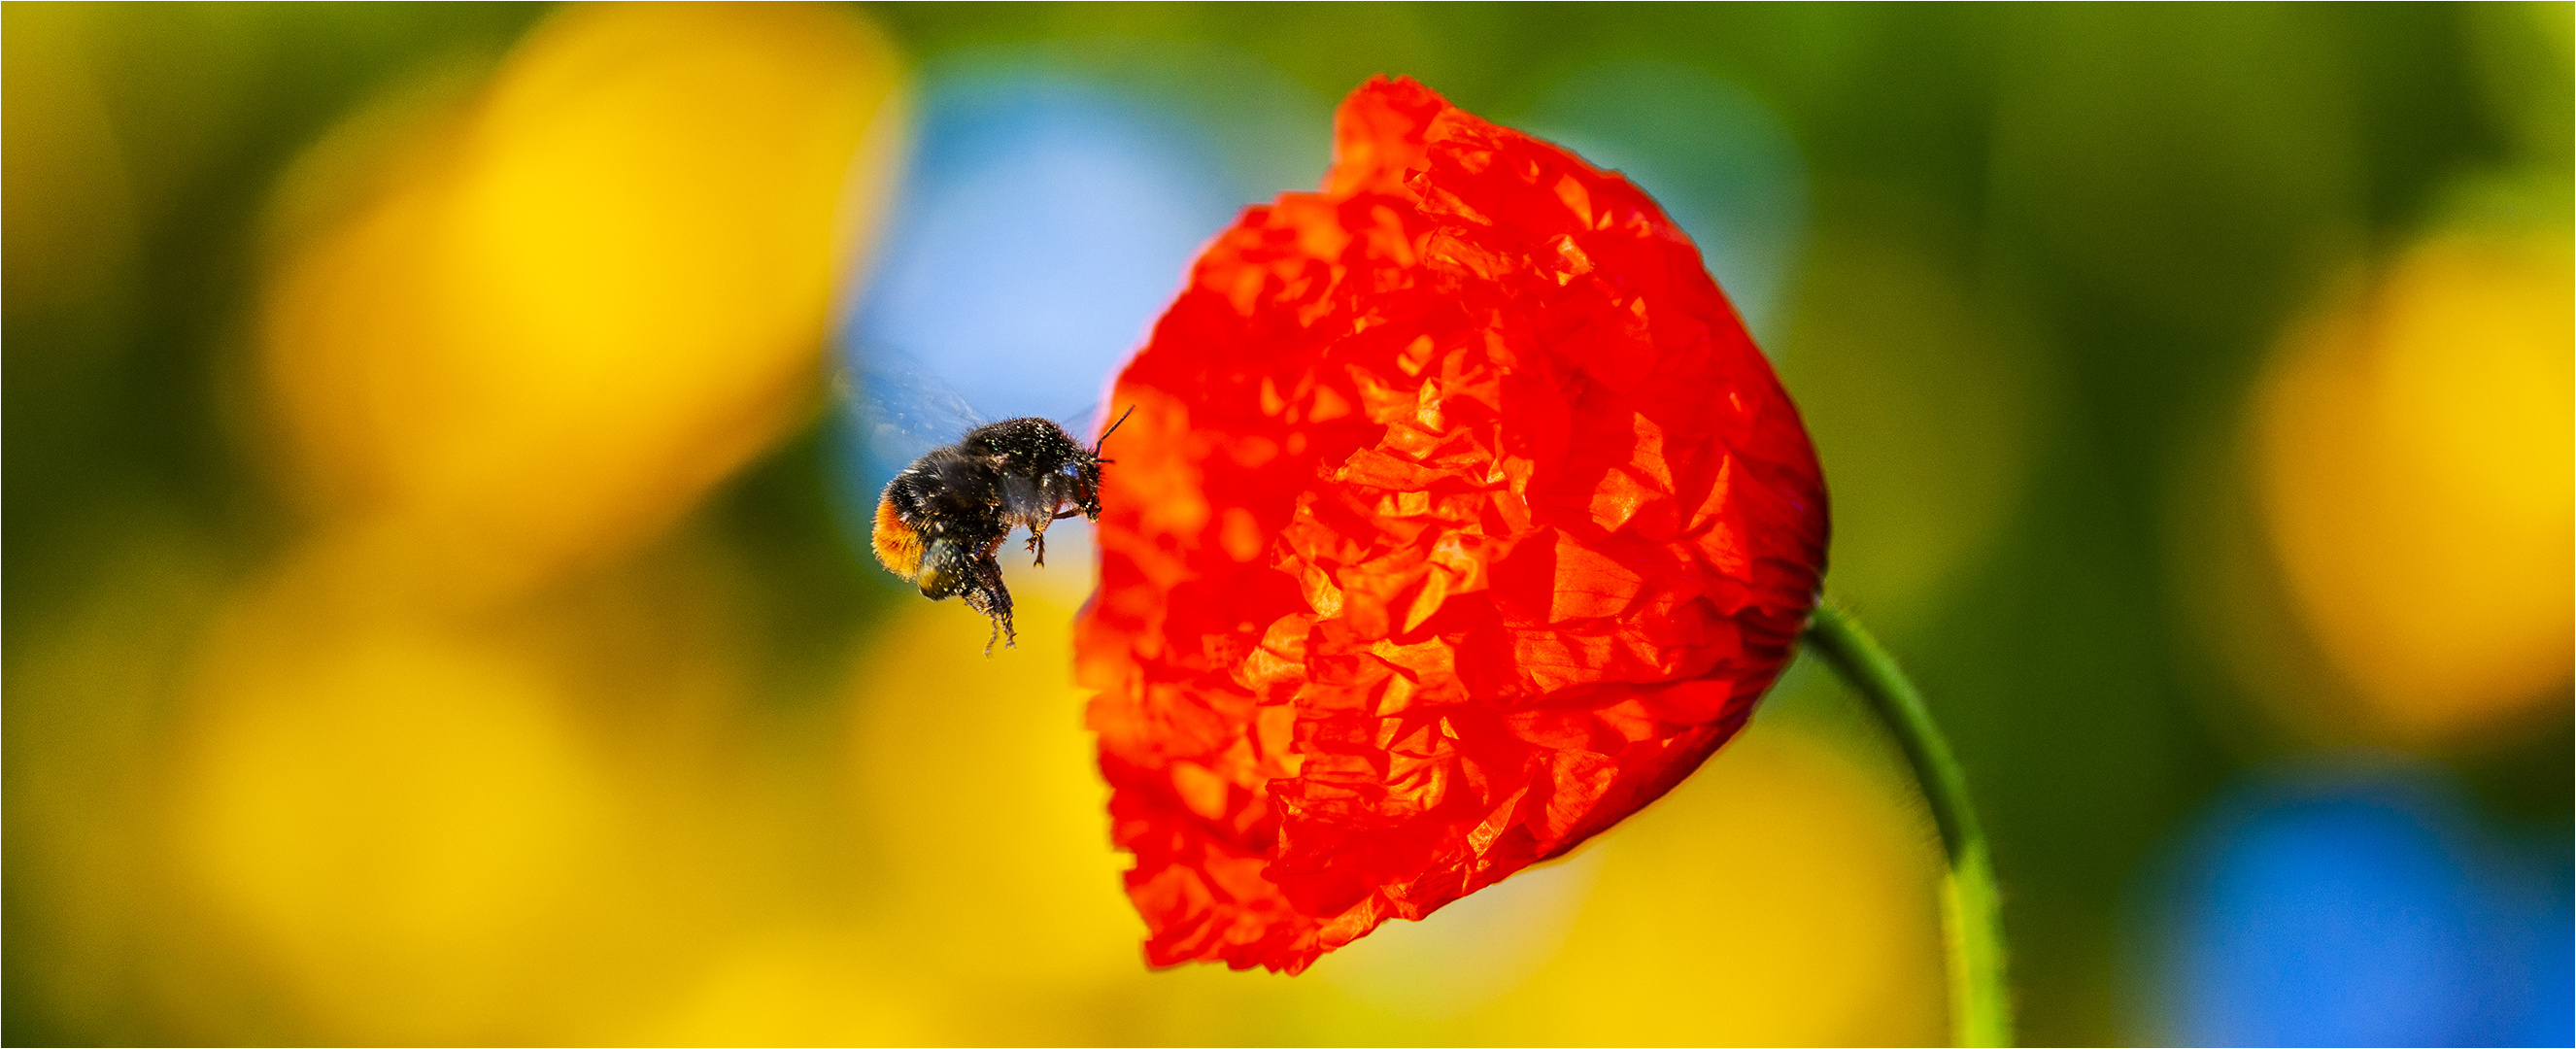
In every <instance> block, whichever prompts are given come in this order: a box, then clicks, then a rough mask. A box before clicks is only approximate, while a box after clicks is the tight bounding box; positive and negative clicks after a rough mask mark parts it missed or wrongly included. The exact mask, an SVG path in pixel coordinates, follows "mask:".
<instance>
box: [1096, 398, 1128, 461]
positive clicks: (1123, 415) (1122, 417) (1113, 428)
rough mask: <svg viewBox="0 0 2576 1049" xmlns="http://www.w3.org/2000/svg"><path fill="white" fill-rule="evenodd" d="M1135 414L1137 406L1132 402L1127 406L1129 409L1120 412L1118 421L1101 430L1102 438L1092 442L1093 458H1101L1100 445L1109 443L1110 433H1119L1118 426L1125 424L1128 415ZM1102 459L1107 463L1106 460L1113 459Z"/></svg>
mask: <svg viewBox="0 0 2576 1049" xmlns="http://www.w3.org/2000/svg"><path fill="white" fill-rule="evenodd" d="M1134 414H1136V406H1135V405H1132V404H1131V405H1128V406H1127V410H1126V411H1123V412H1120V413H1118V421H1117V422H1114V423H1110V424H1109V428H1108V429H1106V430H1102V431H1100V439H1099V440H1097V441H1093V442H1091V455H1092V458H1095V459H1098V458H1100V446H1101V445H1104V444H1108V443H1109V435H1110V434H1113V433H1117V432H1118V427H1120V426H1121V425H1124V424H1125V423H1126V422H1127V417H1128V416H1130V415H1134ZM1100 461H1101V462H1104V463H1105V462H1109V461H1111V460H1108V459H1101V460H1100Z"/></svg>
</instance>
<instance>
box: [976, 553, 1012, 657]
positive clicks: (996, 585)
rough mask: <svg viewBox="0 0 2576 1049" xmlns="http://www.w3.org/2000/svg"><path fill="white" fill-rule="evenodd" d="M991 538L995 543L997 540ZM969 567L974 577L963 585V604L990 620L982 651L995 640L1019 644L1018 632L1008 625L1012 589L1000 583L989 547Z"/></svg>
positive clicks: (998, 569) (990, 647)
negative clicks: (965, 587) (987, 636)
mask: <svg viewBox="0 0 2576 1049" xmlns="http://www.w3.org/2000/svg"><path fill="white" fill-rule="evenodd" d="M994 542H995V544H996V545H998V544H999V543H1000V540H998V539H997V540H995V541H994ZM972 571H973V572H974V579H973V581H972V582H971V583H970V584H969V585H968V586H967V589H966V607H968V608H971V609H974V610H975V611H978V612H981V613H983V614H984V617H985V618H986V619H990V620H992V622H993V633H992V636H991V637H990V638H988V639H986V640H985V642H984V654H985V655H987V656H989V655H992V654H993V642H995V641H999V642H1001V643H1002V645H1003V647H1006V648H1017V647H1019V645H1018V644H1017V642H1018V641H1019V634H1018V632H1016V631H1014V630H1012V629H1011V591H1010V589H1009V588H1007V587H1005V586H1003V585H1002V566H1001V563H1000V562H997V561H995V560H993V555H992V553H991V551H990V550H987V551H986V552H985V554H984V556H983V557H982V558H980V559H978V560H977V562H976V563H975V566H974V568H973V569H972Z"/></svg>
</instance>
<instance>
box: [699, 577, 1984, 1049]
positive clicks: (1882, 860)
mask: <svg viewBox="0 0 2576 1049" xmlns="http://www.w3.org/2000/svg"><path fill="white" fill-rule="evenodd" d="M1053 560H1054V559H1053V558H1050V562H1051V563H1052V562H1053ZM1062 570H1063V568H1062V567H1052V568H1049V569H1047V571H1048V572H1058V571H1062ZM1035 574H1036V573H1023V574H1022V579H1021V580H1015V583H1014V589H1015V590H1016V591H1028V590H1035V589H1037V588H1036V587H1035V586H1034V585H1033V584H1032V585H1030V586H1020V585H1019V583H1020V582H1021V581H1023V580H1025V579H1026V577H1027V576H1030V575H1035ZM1071 611H1072V610H1071V609H1070V608H1068V607H1063V606H1060V605H1057V604H1055V603H1054V602H1052V601H1046V600H1039V601H1027V602H1024V603H1023V607H1022V609H1021V615H1020V617H1019V618H1020V621H1021V624H1022V629H1021V631H1020V637H1019V647H1018V648H1016V649H1011V650H1006V651H1003V652H1000V653H997V654H996V655H995V656H994V657H992V658H989V659H988V658H986V657H984V656H983V655H982V645H983V638H984V633H983V631H984V630H985V626H984V623H983V621H982V620H981V619H980V618H978V617H976V616H973V615H971V614H968V613H967V612H966V611H965V610H964V609H960V608H957V607H954V606H953V605H930V604H916V605H911V606H909V608H908V610H907V611H906V612H904V613H903V614H902V615H901V616H900V618H899V619H898V620H897V622H896V623H894V624H893V625H891V626H890V627H889V628H888V629H887V630H886V631H885V633H884V634H882V635H881V636H880V637H878V638H877V639H876V640H875V641H874V642H873V643H872V644H871V645H870V646H869V647H868V648H867V649H866V650H864V651H862V652H860V653H859V654H858V655H857V658H856V660H855V663H854V666H856V667H858V668H859V672H858V677H857V680H856V683H855V688H856V689H857V691H858V696H857V699H856V703H855V706H856V708H857V709H858V710H859V711H860V715H859V717H858V719H857V720H856V721H855V722H854V723H853V726H852V727H853V732H854V735H853V737H852V752H851V761H850V764H849V768H850V770H851V776H852V780H851V785H852V788H853V789H854V791H855V797H856V799H857V812H858V813H859V814H860V815H859V818H858V819H857V820H856V821H855V822H854V824H853V826H852V827H851V833H852V834H854V835H859V836H862V837H863V838H864V841H865V843H866V846H867V854H868V859H867V860H866V861H865V867H866V868H867V870H868V874H867V875H866V880H865V882H864V885H863V886H861V887H859V889H860V892H859V896H858V897H857V898H858V900H859V901H862V902H860V903H859V904H858V906H857V910H858V912H859V915H860V917H859V918H858V919H857V921H856V926H857V929H856V931H854V932H851V933H849V934H847V935H846V936H845V937H843V938H842V939H841V940H840V941H838V942H840V943H841V946H840V947H838V948H834V949H831V950H824V949H817V948H813V947H810V946H809V947H806V948H779V950H785V951H791V952H792V953H791V954H790V955H788V956H787V957H792V958H794V959H797V960H796V961H795V962H794V963H793V967H792V968H789V969H784V970H782V973H792V975H788V974H782V975H781V976H780V977H779V982H778V983H777V984H776V985H775V987H774V989H775V990H777V991H779V992H780V993H782V994H787V993H789V991H790V989H793V988H808V989H810V990H808V991H799V992H794V994H792V995H790V997H789V998H787V999H781V1000H778V1001H775V1002H773V1003H772V1005H773V1007H774V1008H775V1009H776V1010H777V1012H775V1013H773V1014H771V1015H773V1016H798V1017H808V1016H811V1017H822V1016H829V1015H833V1014H835V1013H837V1012H839V1011H840V1010H841V1007H840V1006H839V1005H838V1004H837V1002H838V1001H839V999H837V998H836V997H835V996H833V995H830V994H824V995H822V996H821V997H819V998H812V997H798V995H805V994H812V993H818V992H820V991H821V990H822V989H823V988H824V987H825V986H826V982H825V979H824V976H823V974H824V973H828V972H835V971H852V970H854V969H864V970H866V971H870V972H874V973H877V974H879V978H880V979H882V980H885V981H888V985H889V986H890V987H891V988H892V990H891V991H889V990H888V986H872V987H870V988H868V989H866V990H865V991H863V992H861V993H862V994H863V995H864V996H865V1000H867V1001H876V1000H879V998H881V997H887V996H890V997H891V998H892V999H893V1000H894V1001H897V1002H900V1003H902V1004H901V1005H900V1006H887V1007H884V1011H883V1012H882V1013H879V1014H876V1015H875V1016H872V1017H869V1018H867V1019H871V1020H874V1019H877V1018H879V1017H881V1018H882V1022H881V1024H879V1025H877V1026H871V1025H870V1024H869V1023H866V1022H862V1018H860V1017H852V1016H843V1018H842V1019H841V1020H840V1021H839V1026H837V1027H835V1028H834V1029H837V1030H842V1031H845V1032H847V1033H846V1035H845V1037H846V1038H849V1039H855V1040H867V1039H868V1038H869V1037H871V1036H870V1035H868V1034H863V1033H861V1032H866V1031H904V1032H913V1033H914V1034H915V1035H916V1036H917V1037H920V1038H922V1039H924V1040H927V1041H931V1042H942V1043H973V1044H991V1043H1016V1042H1031V1041H1037V1042H1075V1043H1080V1042H1111V1043H1180V1044H1227V1043H1240V1042H1260V1041H1283V1040H1284V1041H1314V1042H1323V1043H1346V1042H1369V1041H1381V1042H1395V1043H1411V1042H1424V1043H1436V1044H1473V1043H1513V1044H1533V1045H1584V1044H1637V1045H1664V1044H1881V1043H1886V1044H1922V1043H1929V1042H1934V1041H1938V1040H1939V1039H1940V1038H1941V1036H1942V1033H1943V1032H1944V1030H1945V1027H1944V1026H1943V1024H1944V1011H1943V1010H1944V1005H1943V997H1942V995H1943V993H1944V992H1943V987H1944V985H1943V983H1942V975H1941V962H1940V950H1941V947H1940V939H1939V927H1938V925H1937V919H1936V915H1937V911H1936V903H1935V900H1934V886H1935V884H1936V881H1935V878H1936V874H1937V869H1936V863H1937V853H1936V851H1935V849H1934V846H1933V843H1932V840H1931V836H1930V835H1931V831H1930V828H1929V825H1928V822H1927V821H1926V819H1925V817H1924V816H1923V815H1922V813H1921V812H1920V811H1919V810H1913V809H1909V807H1908V805H1907V804H1906V803H1905V802H1903V801H1901V800H1899V799H1900V798H1901V797H1902V794H1901V791H1902V790H1903V789H1904V788H1903V787H1902V785H1901V781H1897V780H1893V779H1891V778H1889V777H1888V776H1887V775H1885V774H1884V770H1877V769H1873V768H1872V767H1871V766H1870V765H1869V764H1868V763H1867V762H1865V761H1863V760H1861V759H1860V758H1859V757H1857V756H1855V754H1854V753H1853V751H1852V749H1851V747H1852V745H1851V744H1849V743H1848V742H1845V741H1842V740H1838V739H1835V738H1833V737H1831V735H1830V734H1825V733H1820V732H1819V731H1818V730H1816V729H1814V728H1812V727H1810V726H1809V725H1807V724H1805V723H1803V722H1800V721H1797V720H1780V719H1770V720H1766V721H1765V722H1764V723H1762V724H1758V725H1756V726H1755V727H1754V728H1753V729H1751V730H1749V731H1747V732H1746V733H1745V734H1744V736H1743V737H1741V738H1740V739H1738V740H1737V741H1735V742H1734V743H1731V744H1729V746H1728V748H1727V749H1726V750H1724V751H1722V752H1720V753H1719V754H1718V756H1717V757H1715V758H1713V759H1711V761H1710V762H1709V764H1708V765H1707V766H1706V767H1705V768H1703V769H1702V770H1701V771H1700V772H1699V773H1698V774H1697V775H1695V776H1693V777H1692V778H1691V779H1690V780H1688V781H1686V782H1685V783H1684V784H1683V785H1682V786H1681V787H1679V788H1677V789H1676V790H1675V791H1674V792H1673V794H1672V795H1671V796H1669V797H1668V798H1666V799H1665V800H1664V801H1662V802H1660V803H1658V804H1657V805H1656V806H1654V807H1652V808H1650V809H1649V810H1648V811H1646V812H1644V813H1642V814H1640V815H1639V816H1637V817H1635V818H1632V819H1631V820H1630V821H1628V822H1626V823H1624V824H1622V825H1621V826H1620V827H1618V828H1616V829H1614V830H1612V831H1611V832H1609V833H1608V834H1606V835H1604V836H1603V837H1602V838H1600V839H1598V840H1596V842H1595V843H1593V844H1591V845H1589V846H1587V847H1586V848H1585V849H1583V850H1581V851H1579V852H1578V853H1576V854H1575V855H1574V856H1572V857H1570V858H1568V859H1567V860H1564V861H1561V862H1559V863H1558V864H1555V865H1551V866H1547V867H1542V868H1539V869H1535V870H1532V871H1528V872H1525V873H1523V874H1521V875H1518V876H1516V877H1514V878H1512V879H1510V880H1508V881H1506V882H1504V883H1503V884H1501V885H1499V886H1496V887H1494V888H1493V889H1489V890H1487V891H1486V892H1484V893H1480V894H1478V895H1477V896H1474V897H1470V898H1468V899H1467V900H1464V901H1461V902H1460V903H1458V904H1456V905H1453V906H1452V907H1450V908H1448V909H1445V910H1443V911H1440V912H1438V913H1435V914H1433V915H1431V916H1430V917H1429V918H1427V919H1425V920H1424V921H1423V922H1421V923H1419V924H1415V923H1407V922H1395V923H1390V924H1389V925H1388V926H1386V927H1384V928H1382V929H1380V930H1379V931H1378V932H1376V933H1373V934H1371V935H1370V936H1369V937H1366V938H1364V939H1362V940H1360V941H1358V942H1356V943H1354V944H1352V945H1350V946H1349V947H1346V948H1344V949H1343V950H1341V951H1339V952H1336V953H1334V954H1332V955H1328V956H1326V957H1325V958H1324V959H1323V960H1322V961H1320V962H1318V963H1317V964H1316V966H1315V968H1314V969H1312V970H1310V971H1309V972H1308V973H1306V974H1304V975H1302V976H1298V977H1282V976H1275V975H1270V974H1265V973H1261V972H1257V971H1256V972H1249V973H1235V972H1229V971H1226V970H1224V969H1220V968H1215V967H1210V966H1191V967H1184V968H1180V969H1175V970H1170V971H1165V972H1148V971H1146V970H1145V969H1144V967H1143V964H1142V958H1141V949H1140V947H1139V943H1140V940H1141V938H1142V935H1143V925H1142V923H1141V922H1140V921H1139V920H1138V919H1137V918H1136V917H1135V915H1134V912H1133V911H1132V910H1130V909H1129V907H1128V905H1127V901H1126V899H1125V898H1124V896H1123V895H1122V894H1121V893H1120V891H1119V883H1118V871H1119V870H1120V869H1121V868H1122V867H1123V866H1124V865H1125V858H1124V857H1122V856H1120V855H1118V854H1117V853H1115V852H1113V851H1112V850H1111V849H1110V847H1109V844H1108V839H1107V817H1106V815H1105V813H1104V811H1103V807H1102V806H1103V804H1104V802H1105V799H1106V794H1107V788H1106V787H1105V786H1104V785H1103V783H1102V782H1101V780H1100V778H1099V776H1098V774H1097V772H1096V771H1095V770H1094V768H1093V765H1092V762H1093V752H1092V743H1091V738H1090V735H1089V733H1087V732H1086V731H1084V729H1083V728H1082V723H1081V710H1082V703H1083V694H1082V692H1081V691H1080V690H1079V689H1077V688H1076V687H1075V686H1074V685H1073V683H1072V680H1071V676H1070V673H1069V669H1068V668H1069V665H1070V659H1071V647H1070V635H1069V631H1068V629H1067V625H1068V624H1069V622H1070V618H1071ZM771 957H773V958H776V959H777V960H774V961H772V962H771V963H769V964H776V965H780V966H789V965H790V963H789V962H788V961H787V960H785V958H780V957H779V956H771ZM855 957H869V960H868V961H866V962H864V963H861V962H854V961H852V960H851V959H853V958H855ZM740 978H741V977H739V976H738V975H733V974H728V975H726V976H722V977H719V979H728V980H738V979H740ZM707 993H708V994H709V995H710V996H711V997H712V996H714V995H715V994H716V993H717V992H715V991H713V990H710V991H709V992H707ZM732 993H734V994H736V995H741V997H739V998H737V999H736V1000H740V1001H746V1002H748V1001H751V1000H753V999H751V998H750V997H749V996H748V995H747V994H744V992H740V991H735V992H732ZM740 1020H741V1022H743V1023H745V1024H753V1023H757V1022H760V1020H759V1018H758V1017H753V1016H748V1015H746V1016H743V1017H741V1018H740ZM825 1026H829V1025H825ZM888 1037H893V1036H892V1035H888Z"/></svg>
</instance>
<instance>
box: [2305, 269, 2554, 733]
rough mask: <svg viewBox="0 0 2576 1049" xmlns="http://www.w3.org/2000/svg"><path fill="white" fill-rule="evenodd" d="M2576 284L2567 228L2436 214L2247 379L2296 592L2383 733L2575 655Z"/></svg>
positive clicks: (2467, 726) (2502, 714) (2357, 720)
mask: <svg viewBox="0 0 2576 1049" xmlns="http://www.w3.org/2000/svg"><path fill="white" fill-rule="evenodd" d="M2571 286H2576V268H2571V246H2570V242H2569V238H2568V237H2567V236H2566V234H2565V233H2564V231H2563V230H2562V231H2557V232H2548V231H2538V232H2497V231H2493V230H2488V229H2482V228H2473V229H2463V230H2460V231H2456V232H2451V233H2446V234H2443V235H2439V236H2436V237H2433V238H2431V239H2428V240H2426V241H2424V242H2423V243H2420V244H2418V245H2416V246H2414V247H2413V248H2411V249H2409V250H2407V251H2406V252H2404V253H2403V254H2401V255H2399V256H2398V257H2397V258H2396V259H2395V260H2394V261H2392V262H2391V263H2389V264H2388V265H2387V266H2386V268H2385V269H2384V270H2383V271H2381V272H2379V273H2377V274H2375V275H2374V276H2373V277H2372V279H2371V280H2370V281H2369V283H2368V284H2367V285H2366V286H2364V287H2361V288H2358V289H2353V290H2347V291H2345V292H2343V293H2342V294H2340V295H2338V296H2337V297H2336V298H2335V299H2334V300H2333V301H2332V302H2330V303H2329V304H2327V305H2326V306H2325V307H2324V308H2323V309H2321V310H2320V311H2319V312H2318V313H2317V314H2316V315H2315V316H2314V317H2312V318H2311V319H2309V320H2308V321H2306V322H2305V323H2303V324H2301V325H2300V326H2298V327H2297V328H2295V329H2294V330H2293V331H2292V332H2291V333H2290V334H2289V336H2288V337H2287V339H2286V340H2285V341H2284V343H2283V344H2282V346H2281V347H2280V350H2279V352H2278V353H2277V354H2276V356H2275V359H2274V362H2273V364H2272V367H2271V369H2270V372H2269V374H2268V375H2267V376H2266V377H2265V379H2264V380H2263V382H2262V385H2261V387H2260V388H2259V390H2258V392H2257V394H2256V402H2255V403H2256V409H2255V410H2256V422H2255V426H2256V431H2255V438H2256V444H2257V447H2256V454H2257V471H2258V488H2259V494H2260V498H2261V504H2262V507H2263V510H2264V515H2265V519H2266V521H2267V523H2268V528H2269V532H2270V535H2271V539H2272V546H2273V549H2274V551H2275V553H2276V555H2277V557H2278V559H2279V562H2280V565H2281V567H2282V574H2283V577H2284V580H2285V582H2286V584H2287V590H2288V592H2289V595H2290V598H2291V602H2292V604H2293V606H2294V607H2295V608H2296V610H2297V613H2298V615H2299V617H2300V619H2301V621H2302V622H2303V623H2304V624H2305V625H2306V627H2307V629H2308V632H2309V634H2310V636H2311V637H2313V638H2314V640H2315V641H2316V643H2317V645H2318V646H2319V647H2320V648H2321V649H2322V650H2323V651H2324V653H2325V655H2326V656H2327V657H2328V659H2329V660H2330V661H2331V662H2332V663H2333V664H2334V666H2335V667H2336V668H2337V670H2338V671H2340V673H2341V674H2342V675H2343V676H2344V677H2345V678H2346V679H2348V683H2349V684H2350V685H2351V686H2352V688H2351V694H2352V695H2353V696H2355V697H2357V699H2356V701H2355V704H2356V705H2355V708H2354V709H2350V710H2340V711H2334V712H2330V713H2329V714H2328V715H2327V716H2329V717H2332V718H2334V719H2335V720H2337V721H2339V722H2343V723H2345V724H2346V726H2347V727H2348V728H2349V729H2352V730H2357V731H2359V732H2361V733H2362V734H2364V735H2366V736H2370V737H2373V738H2377V739H2380V740H2382V741H2386V742H2399V743H2410V744H2412V743H2442V742H2453V741H2459V740H2464V739H2470V738H2474V737H2477V736H2479V735H2481V734H2485V733H2489V732H2492V731H2494V730H2496V729H2498V728H2499V727H2503V726H2507V725H2510V724H2512V723H2514V722H2515V721H2517V720H2518V719H2519V718H2521V717H2522V716H2525V715H2528V714H2530V713H2532V712H2534V711H2536V710H2538V709H2541V708H2543V707H2548V706H2552V705H2555V704H2558V703H2563V702H2564V690H2565V686H2566V684H2567V681H2568V678H2569V674H2570V660H2571V658H2576V643H2571V637H2576V582H2571V580H2576V554H2571V551H2576V453H2571V448H2570V441H2569V437H2568V435H2569V434H2570V433H2571V432H2576V306H2571V293H2570V290H2569V289H2570V287H2571Z"/></svg>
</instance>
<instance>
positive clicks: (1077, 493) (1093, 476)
mask: <svg viewBox="0 0 2576 1049" xmlns="http://www.w3.org/2000/svg"><path fill="white" fill-rule="evenodd" d="M1134 414H1136V406H1135V405H1132V404H1131V405H1128V406H1127V410H1126V411H1124V412H1121V413H1119V415H1118V421H1117V422H1113V423H1110V424H1109V428H1108V429H1106V430H1102V431H1100V439H1099V440H1097V441H1094V442H1092V444H1091V448H1090V450H1089V452H1088V454H1085V455H1084V456H1082V458H1081V460H1080V461H1079V462H1078V463H1076V464H1075V467H1074V505H1075V506H1079V507H1081V508H1082V515H1083V516H1084V517H1088V518H1090V519H1092V520H1094V521H1097V520H1099V519H1100V468H1101V467H1102V466H1103V465H1106V464H1109V463H1114V462H1117V461H1118V460H1115V459H1103V458H1101V457H1100V450H1101V447H1102V446H1103V445H1106V444H1108V443H1109V435H1110V434H1113V433H1117V432H1118V427H1119V425H1120V424H1122V423H1125V422H1126V421H1127V417H1128V416H1130V415H1134Z"/></svg>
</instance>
